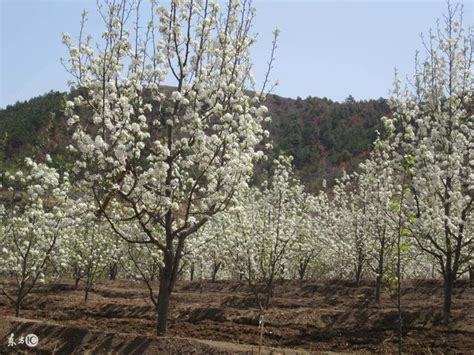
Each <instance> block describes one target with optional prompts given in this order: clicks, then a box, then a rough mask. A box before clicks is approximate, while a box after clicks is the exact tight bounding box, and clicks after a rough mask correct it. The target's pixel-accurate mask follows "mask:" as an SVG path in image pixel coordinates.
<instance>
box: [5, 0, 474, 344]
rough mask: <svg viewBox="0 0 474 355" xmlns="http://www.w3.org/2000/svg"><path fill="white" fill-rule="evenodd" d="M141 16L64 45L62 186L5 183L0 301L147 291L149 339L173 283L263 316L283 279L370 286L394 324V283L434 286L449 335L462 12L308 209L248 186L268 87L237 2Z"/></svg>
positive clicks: (457, 270) (465, 80)
mask: <svg viewBox="0 0 474 355" xmlns="http://www.w3.org/2000/svg"><path fill="white" fill-rule="evenodd" d="M141 5H142V4H141V2H140V1H135V2H128V1H125V0H122V1H112V0H107V1H104V2H103V5H102V6H101V7H100V8H99V10H100V13H101V15H102V18H103V20H104V25H105V27H106V31H105V32H104V33H103V34H102V39H103V42H102V44H101V45H97V46H95V47H93V46H92V44H91V38H90V37H89V36H85V34H84V28H85V26H84V25H85V22H86V15H85V14H84V16H83V20H82V25H81V31H80V35H79V38H78V42H77V44H74V43H73V40H72V39H71V37H70V36H69V35H67V34H66V35H64V43H65V44H66V46H67V47H68V49H69V54H70V58H69V60H68V61H66V62H65V63H64V64H65V66H66V68H67V70H68V71H69V72H70V73H71V75H72V76H73V78H74V80H73V81H71V85H72V86H73V88H74V89H76V91H77V92H78V94H77V96H75V98H74V99H73V100H72V101H68V102H67V105H66V106H67V109H66V114H67V115H68V117H69V119H68V124H69V126H70V127H71V131H72V132H73V137H72V138H73V144H72V145H71V147H70V149H71V155H72V156H73V157H74V159H75V164H74V168H73V169H72V171H71V173H72V174H73V176H74V177H73V178H70V177H69V175H68V174H60V173H58V172H57V171H56V170H55V169H54V168H52V167H51V164H50V162H51V161H50V158H49V157H47V158H48V159H46V160H45V161H44V162H42V163H36V162H33V161H32V160H28V161H27V167H26V169H25V170H24V171H19V172H17V173H16V174H9V173H5V174H3V175H4V176H3V181H4V182H5V184H4V186H3V187H2V191H3V192H2V195H1V196H0V197H1V201H0V202H1V205H0V215H1V218H2V223H1V224H0V246H1V247H0V272H1V273H2V275H3V276H7V277H2V278H1V280H0V288H1V292H2V295H3V296H4V297H6V298H7V299H8V300H9V301H11V302H12V305H14V307H15V309H16V315H17V316H18V315H19V312H20V308H21V304H22V301H23V300H24V299H25V297H26V296H27V295H28V293H29V291H30V290H31V289H32V288H33V287H35V285H36V284H37V283H39V282H45V281H47V280H51V279H54V278H55V277H58V276H61V275H62V276H64V275H69V276H70V277H72V278H73V279H75V280H76V285H77V284H78V283H79V282H80V281H81V280H83V282H84V290H85V295H84V298H85V300H87V297H88V293H89V291H90V289H91V288H92V287H93V284H94V281H95V280H96V279H97V278H98V277H103V276H104V275H109V276H110V277H111V278H115V277H117V275H118V276H121V277H125V278H129V279H138V280H141V281H143V282H144V283H145V285H146V286H147V287H148V290H149V293H150V299H151V301H152V302H153V303H154V304H155V306H156V309H157V333H158V334H160V335H163V334H165V333H166V328H167V318H168V309H169V304H170V297H171V294H172V291H173V288H174V286H175V284H176V281H177V280H178V279H179V278H185V277H189V278H191V279H193V278H195V277H196V276H198V277H199V278H210V279H211V280H216V279H217V278H236V279H239V280H243V281H245V282H247V283H248V284H249V286H250V288H251V289H252V290H253V292H254V294H255V297H256V299H257V301H258V303H259V305H260V307H261V308H262V310H263V309H265V308H268V307H269V306H270V305H271V298H272V296H273V293H274V286H275V283H276V282H277V281H278V280H281V279H299V280H305V279H308V278H313V277H332V278H353V279H354V281H355V283H356V284H359V282H360V281H361V280H362V279H363V278H364V279H373V280H374V281H375V285H376V288H375V292H374V299H375V301H377V302H378V301H379V299H380V294H381V291H382V289H383V288H385V287H386V288H388V289H389V290H390V293H391V295H394V296H395V299H397V305H398V308H399V310H400V288H401V279H402V278H409V277H428V276H432V275H433V274H434V273H439V274H440V275H442V277H443V280H444V285H445V294H444V307H443V311H444V315H445V317H446V319H449V314H450V309H451V298H452V294H453V288H454V286H455V281H456V280H457V279H458V278H459V277H460V276H461V275H463V274H465V273H466V272H467V270H468V268H469V265H472V260H473V254H474V231H473V224H472V208H473V202H472V201H473V198H474V172H473V168H474V143H473V142H474V137H473V136H474V119H473V103H472V96H473V93H472V84H473V82H472V47H471V39H472V33H471V32H469V33H467V34H466V32H465V29H463V26H462V23H461V22H460V19H459V17H458V13H459V9H458V8H457V7H452V6H450V7H449V8H448V13H447V15H446V17H445V23H444V24H443V25H440V28H438V31H436V32H434V33H430V35H429V37H428V38H427V39H425V40H424V45H425V47H426V54H427V56H426V59H423V60H421V61H419V62H417V68H416V69H417V70H416V74H415V76H414V79H413V81H412V82H410V84H411V85H412V87H413V89H412V90H408V89H403V88H402V86H401V83H400V81H398V80H397V81H396V85H395V89H394V91H393V95H392V98H391V107H392V110H393V115H392V116H391V117H390V118H384V122H385V128H386V129H385V131H384V132H380V137H379V138H378V139H377V141H376V142H375V144H374V147H373V150H372V152H371V153H370V156H369V157H368V159H367V160H366V161H365V162H364V163H363V164H361V166H360V167H359V170H358V172H357V173H354V174H350V175H347V174H346V175H344V176H343V177H341V178H340V179H339V180H338V181H337V182H336V184H335V186H333V187H331V188H328V187H326V186H322V187H321V191H320V192H319V193H318V194H317V195H313V194H309V193H307V192H305V189H304V187H303V186H302V184H301V183H300V182H299V180H298V178H297V177H296V176H295V174H294V173H293V172H292V168H291V158H290V157H285V156H281V157H280V158H279V159H277V160H276V161H274V162H273V165H272V169H271V171H270V172H269V173H268V176H267V177H266V178H264V179H258V180H259V181H261V180H263V182H260V183H254V182H253V179H252V178H253V176H252V175H253V169H254V164H255V163H256V162H257V161H258V160H259V159H262V157H263V156H264V154H263V151H262V149H263V147H264V145H263V144H262V143H264V141H265V139H266V138H267V136H268V133H267V131H266V130H265V128H264V125H265V121H267V120H268V117H267V109H266V107H265V106H263V105H262V104H261V103H262V100H263V99H264V98H265V92H266V90H267V85H269V84H268V75H267V77H266V79H265V82H264V84H263V88H262V89H261V90H258V91H257V90H256V89H255V86H254V80H253V77H252V73H251V69H252V68H251V67H252V66H251V61H250V48H251V45H252V43H253V42H254V40H255V36H254V35H252V32H251V29H252V27H251V24H252V19H253V17H254V9H253V7H252V6H251V2H250V1H247V0H242V1H237V0H229V1H228V3H227V6H225V8H224V9H221V8H220V6H219V5H218V4H217V3H216V2H213V1H210V0H187V1H179V0H173V1H171V3H170V4H169V6H168V7H164V6H160V5H158V4H155V2H153V1H152V2H151V6H150V8H151V18H150V21H149V22H147V23H146V25H144V26H143V25H140V23H141V19H140V17H141V16H142V15H143V11H142V10H141ZM129 22H132V23H133V26H132V27H131V29H128V27H129V26H128V23H129ZM470 31H471V30H470ZM277 35H278V32H275V41H274V42H273V50H272V56H271V59H270V62H269V69H270V68H271V67H272V65H273V59H274V57H273V51H274V49H275V48H276V37H277ZM165 80H167V82H169V81H170V80H175V85H174V86H172V87H169V86H164V85H163V82H164V81H165ZM249 88H254V90H253V91H252V92H250V91H248V89H249ZM12 280H13V281H12ZM154 280H159V283H158V284H159V286H158V289H157V290H156V289H155V288H154V285H155V283H154V282H152V281H154ZM12 282H13V283H12ZM397 297H398V298H397Z"/></svg>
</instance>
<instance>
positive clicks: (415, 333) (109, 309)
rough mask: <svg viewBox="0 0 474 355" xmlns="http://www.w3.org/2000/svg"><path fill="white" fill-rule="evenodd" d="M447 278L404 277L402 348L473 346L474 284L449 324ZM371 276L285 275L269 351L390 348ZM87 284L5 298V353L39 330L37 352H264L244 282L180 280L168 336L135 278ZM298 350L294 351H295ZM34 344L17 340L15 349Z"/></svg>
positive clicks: (388, 316) (460, 289) (268, 335)
mask: <svg viewBox="0 0 474 355" xmlns="http://www.w3.org/2000/svg"><path fill="white" fill-rule="evenodd" d="M442 293H443V289H442V284H441V282H440V281H428V280H425V281H414V280H413V281H406V282H405V284H404V285H403V297H402V303H403V322H404V337H403V351H404V352H406V353H426V354H436V353H438V354H439V353H442V354H446V353H453V354H459V353H462V354H474V289H472V288H469V287H468V285H467V284H466V283H462V282H459V283H458V285H457V288H456V290H455V294H454V304H453V312H452V320H451V322H450V323H449V324H447V325H446V324H444V323H443V322H442V313H441V309H442ZM373 295H374V288H373V286H372V285H370V284H369V283H367V284H365V285H362V286H359V287H355V286H354V285H352V284H351V283H349V282H343V281H305V282H303V283H299V282H290V281H286V282H283V283H282V284H278V285H277V286H276V288H275V292H274V298H273V301H272V305H271V308H270V309H269V310H268V311H267V312H266V314H265V327H264V336H263V342H264V345H265V346H266V348H264V349H263V351H262V353H268V354H270V353H273V354H277V353H287V354H291V353H292V354H295V353H300V354H304V353H318V352H323V353H327V352H343V353H354V352H356V353H364V352H365V353H367V352H370V353H373V352H378V353H392V352H394V351H395V350H396V332H395V329H396V327H397V311H396V308H395V306H394V303H393V302H392V301H391V299H390V296H389V294H388V292H387V291H385V292H384V293H383V295H382V300H381V303H380V304H376V303H374V301H373ZM83 297H84V294H83V290H82V288H81V285H79V288H78V289H76V288H75V287H74V284H73V283H72V282H71V281H68V280H62V281H60V282H56V283H54V284H49V285H42V286H38V287H37V288H36V289H35V290H34V291H33V292H32V293H31V294H30V296H28V298H27V299H26V300H25V303H24V307H23V310H22V312H21V317H22V318H21V319H15V318H14V317H13V315H14V311H13V308H12V306H11V305H9V304H8V303H7V300H6V298H5V297H1V296H0V353H9V352H12V350H13V349H12V348H11V347H7V340H8V336H9V335H10V334H11V333H14V334H15V335H22V334H23V335H26V334H29V333H34V334H37V335H38V337H39V339H40V342H39V345H38V347H36V348H35V351H36V353H44V354H49V353H52V352H54V353H55V354H71V353H84V352H87V351H89V352H92V353H98V354H103V353H108V352H114V353H117V352H118V353H124V354H144V353H149V354H157V353H160V354H161V353H195V354H201V353H206V354H207V353H209V354H211V353H220V354H225V353H243V354H251V353H258V344H259V339H260V330H259V327H258V322H259V309H258V307H257V304H256V302H255V299H254V296H253V295H252V292H251V290H250V289H249V288H248V287H247V286H246V285H245V284H244V283H237V282H230V281H217V282H215V283H211V282H205V283H202V284H201V283H199V282H184V281H183V282H180V283H178V285H177V287H176V292H174V294H173V296H172V308H171V315H170V321H169V337H166V338H158V337H156V336H154V334H155V323H156V313H155V309H154V306H153V304H152V303H151V301H150V300H149V298H148V297H149V294H148V290H147V289H146V288H145V287H144V286H143V285H142V284H140V283H138V282H131V281H122V280H121V281H104V282H99V283H98V284H97V285H96V286H95V287H94V289H93V291H92V293H91V294H90V295H89V300H88V301H87V303H84V301H83ZM290 349H292V350H290ZM26 350H28V348H27V347H26V346H24V345H23V346H17V347H16V348H15V351H17V352H23V351H26Z"/></svg>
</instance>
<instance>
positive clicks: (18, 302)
mask: <svg viewBox="0 0 474 355" xmlns="http://www.w3.org/2000/svg"><path fill="white" fill-rule="evenodd" d="M24 285H25V284H24V281H22V282H21V285H20V288H19V290H18V293H17V295H16V302H15V317H19V316H20V308H21V301H22V300H23V289H24V287H25V286H24Z"/></svg>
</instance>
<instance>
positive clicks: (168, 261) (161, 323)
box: [157, 254, 174, 336]
mask: <svg viewBox="0 0 474 355" xmlns="http://www.w3.org/2000/svg"><path fill="white" fill-rule="evenodd" d="M173 259H174V258H173V257H172V256H171V255H166V254H165V255H164V264H165V265H164V267H163V268H162V269H161V275H160V288H159V294H158V305H157V310H158V319H157V334H158V336H164V335H166V330H167V325H168V311H169V305H170V298H171V291H172V288H173Z"/></svg>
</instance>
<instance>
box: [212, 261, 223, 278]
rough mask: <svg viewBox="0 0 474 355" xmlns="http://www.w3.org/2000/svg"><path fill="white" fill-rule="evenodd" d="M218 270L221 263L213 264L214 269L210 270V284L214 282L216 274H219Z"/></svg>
mask: <svg viewBox="0 0 474 355" xmlns="http://www.w3.org/2000/svg"><path fill="white" fill-rule="evenodd" d="M220 268H221V263H214V267H213V268H212V275H211V280H212V282H216V277H217V273H218V272H219V269H220Z"/></svg>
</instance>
